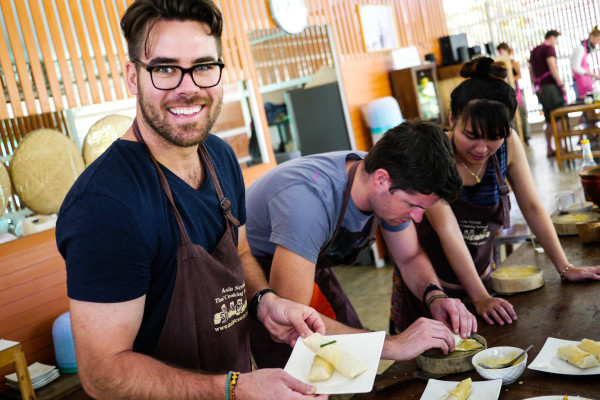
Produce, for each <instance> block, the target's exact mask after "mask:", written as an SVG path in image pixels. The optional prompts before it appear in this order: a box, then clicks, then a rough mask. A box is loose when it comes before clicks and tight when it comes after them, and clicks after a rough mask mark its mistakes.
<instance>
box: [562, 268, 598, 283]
mask: <svg viewBox="0 0 600 400" xmlns="http://www.w3.org/2000/svg"><path fill="white" fill-rule="evenodd" d="M562 277H563V279H565V280H567V281H572V282H577V281H584V280H587V279H592V280H596V281H600V266H598V265H597V266H595V267H568V269H567V271H566V272H564V273H563V274H562Z"/></svg>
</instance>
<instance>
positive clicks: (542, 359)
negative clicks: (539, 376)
mask: <svg viewBox="0 0 600 400" xmlns="http://www.w3.org/2000/svg"><path fill="white" fill-rule="evenodd" d="M579 342H580V341H576V340H564V339H556V338H553V337H549V338H548V339H546V343H544V346H543V347H542V350H540V352H539V353H538V355H537V357H536V358H535V360H533V361H532V362H531V364H529V366H527V368H529V369H534V370H536V371H543V372H550V373H552V374H562V375H598V374H600V367H593V368H586V369H582V368H577V367H576V366H574V365H571V364H569V363H568V362H566V361H565V360H562V359H561V358H560V357H558V356H557V355H556V352H557V351H558V348H559V347H562V346H567V345H569V344H577V343H579Z"/></svg>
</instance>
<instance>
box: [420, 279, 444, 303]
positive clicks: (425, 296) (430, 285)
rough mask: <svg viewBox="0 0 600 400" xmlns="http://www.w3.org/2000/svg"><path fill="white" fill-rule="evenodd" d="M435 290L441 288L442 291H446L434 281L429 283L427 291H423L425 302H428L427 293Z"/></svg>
mask: <svg viewBox="0 0 600 400" xmlns="http://www.w3.org/2000/svg"><path fill="white" fill-rule="evenodd" d="M434 290H439V291H440V292H442V293H445V292H444V289H442V288H441V287H439V286H437V285H434V284H433V283H430V284H429V285H427V287H426V288H425V291H424V292H423V304H427V295H428V294H429V292H433V291H434Z"/></svg>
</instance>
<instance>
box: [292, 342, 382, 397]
mask: <svg viewBox="0 0 600 400" xmlns="http://www.w3.org/2000/svg"><path fill="white" fill-rule="evenodd" d="M384 339H385V332H384V331H380V332H368V333H356V334H351V335H327V336H321V335H319V334H318V333H314V334H312V335H311V336H309V337H307V338H304V339H303V338H298V341H297V342H296V345H295V346H294V349H293V350H292V354H291V355H290V358H289V360H288V362H287V364H286V365H285V368H284V370H285V371H286V372H287V373H289V374H290V375H292V376H293V377H294V378H296V379H298V380H301V381H302V382H306V383H308V384H311V385H314V386H316V387H317V394H344V393H367V392H370V391H371V390H372V389H373V383H374V382H375V375H376V374H377V367H378V366H379V359H380V358H381V351H382V350H383V341H384Z"/></svg>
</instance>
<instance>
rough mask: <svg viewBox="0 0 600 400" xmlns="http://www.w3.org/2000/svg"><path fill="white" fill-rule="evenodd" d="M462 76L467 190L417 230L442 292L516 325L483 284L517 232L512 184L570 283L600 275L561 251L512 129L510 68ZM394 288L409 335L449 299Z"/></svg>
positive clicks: (459, 152)
mask: <svg viewBox="0 0 600 400" xmlns="http://www.w3.org/2000/svg"><path fill="white" fill-rule="evenodd" d="M461 76H463V77H465V78H470V79H467V80H465V81H464V82H462V83H461V84H460V85H459V86H458V87H457V88H456V89H455V90H454V91H453V92H452V95H451V105H450V109H451V112H450V118H449V120H450V124H451V125H452V129H451V130H450V131H449V132H447V134H448V136H449V137H450V140H451V142H452V144H453V148H454V154H455V159H456V164H457V168H458V171H459V173H460V175H461V177H462V180H463V189H462V192H461V195H460V198H459V199H458V200H457V201H456V202H454V203H453V204H451V205H447V204H442V203H438V204H436V205H434V206H433V207H431V208H429V209H428V210H426V212H425V217H424V218H423V220H422V222H421V223H418V224H416V228H417V233H418V236H419V242H420V244H421V246H422V247H423V248H424V250H425V251H426V253H427V255H428V256H429V258H430V259H431V262H432V264H433V266H434V268H435V270H436V273H437V275H438V277H439V281H440V283H441V284H442V288H436V291H438V292H444V293H445V294H446V295H449V296H453V297H457V296H460V297H462V296H464V295H465V294H466V295H468V296H469V297H470V298H471V300H472V302H473V305H474V306H475V309H476V311H477V313H478V314H479V315H481V316H482V317H483V318H484V319H485V321H486V322H487V323H489V324H494V323H497V324H499V325H504V324H507V323H512V322H513V321H514V320H515V319H516V318H517V316H516V313H515V311H514V309H513V306H512V305H511V304H510V303H509V302H508V301H506V300H504V299H501V298H497V297H492V296H490V295H489V294H488V292H487V290H486V288H485V286H484V284H483V282H485V281H486V280H487V279H488V278H489V274H490V271H491V270H492V268H494V254H493V240H494V236H495V234H496V232H497V231H498V230H499V229H501V228H502V227H504V228H507V227H508V226H509V225H510V220H509V218H510V216H509V211H510V201H509V198H508V192H509V189H508V186H507V181H508V182H510V185H511V188H512V190H513V191H514V193H515V197H516V199H517V202H518V203H519V207H520V209H521V211H522V212H523V215H524V217H525V219H526V221H527V223H528V225H529V227H530V228H531V230H532V231H533V233H534V234H535V235H536V237H537V239H538V240H539V242H540V243H541V245H542V247H543V248H544V250H545V251H546V254H547V255H548V257H550V259H551V260H552V262H553V263H554V265H555V266H556V269H557V271H558V273H559V274H560V276H561V277H562V278H563V279H566V280H570V281H579V280H584V279H595V280H600V267H597V266H596V267H579V268H577V267H574V266H573V265H572V264H570V263H569V261H568V260H567V257H566V256H565V253H564V252H563V250H562V248H561V245H560V242H559V240H558V237H557V235H556V232H555V230H554V226H553V225H552V221H551V220H550V217H549V216H548V213H547V212H546V211H545V209H544V207H543V205H542V203H541V201H540V198H539V196H538V194H537V192H536V189H535V183H534V181H533V177H532V176H531V171H530V170H529V165H528V163H527V158H526V156H525V151H524V149H523V145H522V144H521V141H520V139H519V137H518V135H517V133H516V132H515V131H513V130H512V129H511V128H510V122H511V120H512V119H513V117H514V114H515V111H516V109H517V99H516V96H515V92H514V90H513V88H512V87H511V86H510V85H509V84H508V83H506V82H505V81H504V79H505V78H506V76H507V70H506V68H505V67H504V66H503V64H502V63H495V62H494V60H492V59H491V58H483V57H482V58H477V59H475V60H472V61H470V62H468V63H466V64H465V65H464V66H463V68H462V70H461ZM394 282H395V291H394V293H395V296H396V297H397V298H401V299H402V301H403V304H402V309H395V310H393V312H392V317H393V319H394V323H395V324H394V327H395V329H396V330H397V331H400V330H402V329H404V328H403V325H402V323H401V322H402V318H403V317H404V322H405V323H410V321H411V319H412V318H415V317H418V316H419V315H427V313H428V308H429V307H430V306H431V305H432V304H433V303H434V302H435V301H436V299H437V298H443V296H444V294H439V295H438V297H436V298H435V299H433V301H432V300H431V299H432V298H433V297H431V298H430V299H429V301H428V303H427V304H426V305H424V304H423V303H422V302H420V301H418V300H417V299H416V298H414V297H413V298H411V297H410V296H409V293H408V291H406V290H403V289H404V288H402V286H404V284H403V281H402V277H401V276H400V275H399V274H398V271H395V276H394ZM399 293H401V294H399ZM415 300H416V301H415ZM394 317H396V318H394ZM398 322H400V323H398Z"/></svg>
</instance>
